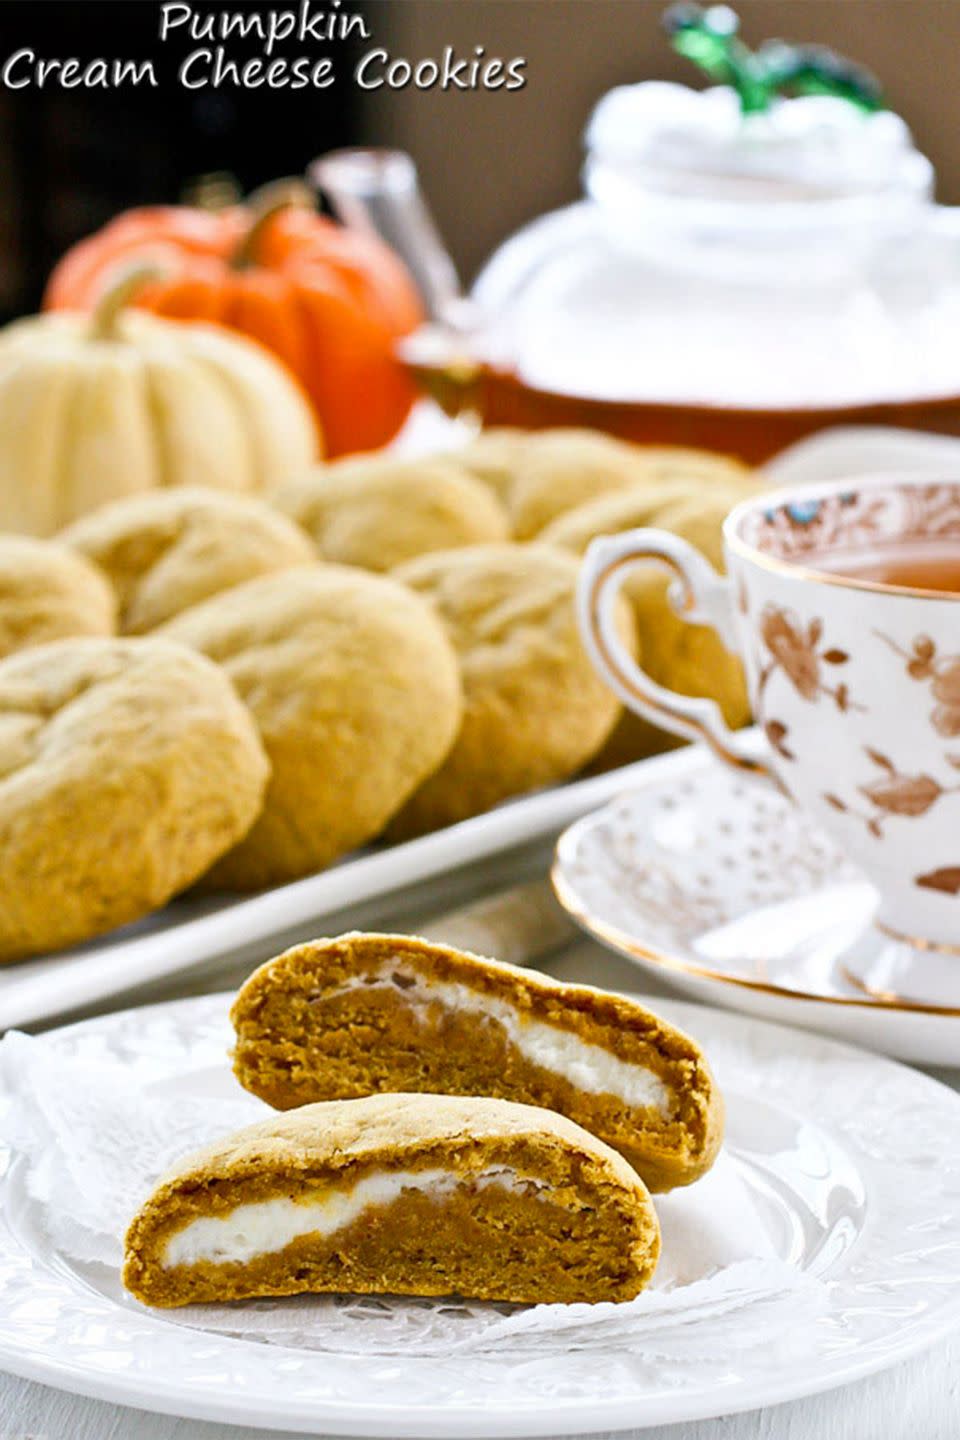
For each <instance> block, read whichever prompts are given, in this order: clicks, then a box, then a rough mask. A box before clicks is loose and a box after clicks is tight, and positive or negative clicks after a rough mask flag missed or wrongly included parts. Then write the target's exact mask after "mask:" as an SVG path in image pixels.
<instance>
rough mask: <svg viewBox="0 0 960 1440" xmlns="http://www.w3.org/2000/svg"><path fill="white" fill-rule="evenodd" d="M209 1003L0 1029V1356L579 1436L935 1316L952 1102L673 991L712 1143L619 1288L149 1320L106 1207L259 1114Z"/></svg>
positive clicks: (131, 1385)
mask: <svg viewBox="0 0 960 1440" xmlns="http://www.w3.org/2000/svg"><path fill="white" fill-rule="evenodd" d="M226 1008H227V1001H226V999H225V998H224V997H209V998H207V997H205V998H202V999H197V1000H190V1001H182V1002H178V1003H175V1004H169V1005H163V1006H155V1007H150V1008H146V1009H143V1010H140V1011H129V1012H126V1013H121V1014H117V1015H112V1016H106V1017H103V1018H101V1019H97V1020H93V1021H88V1022H85V1023H84V1024H82V1025H79V1026H74V1027H71V1028H69V1029H66V1030H63V1031H60V1032H54V1033H53V1034H51V1035H49V1036H46V1037H44V1038H42V1039H40V1040H30V1039H27V1038H25V1037H22V1036H16V1035H14V1036H9V1037H8V1038H7V1040H5V1041H4V1042H3V1045H2V1046H0V1365H2V1366H3V1368H5V1369H9V1370H12V1371H14V1372H17V1373H20V1374H27V1375H30V1376H33V1377H34V1378H37V1379H40V1380H44V1381H46V1382H47V1383H52V1384H59V1385H63V1386H67V1387H76V1388H82V1389H83V1390H84V1392H85V1393H88V1394H93V1395H101V1396H103V1397H105V1398H109V1399H113V1400H119V1401H122V1402H125V1403H127V1404H132V1405H139V1406H141V1407H144V1408H149V1407H150V1406H151V1405H156V1406H157V1407H159V1408H162V1409H166V1410H174V1411H175V1412H176V1413H178V1414H182V1415H187V1416H190V1415H194V1416H200V1417H204V1418H209V1419H217V1420H224V1421H234V1422H235V1423H245V1424H248V1425H250V1424H260V1425H263V1426H266V1427H272V1428H281V1429H288V1430H289V1429H303V1430H309V1431H310V1432H311V1433H317V1431H327V1432H333V1433H345V1431H350V1432H351V1433H363V1434H382V1435H390V1436H396V1435H398V1434H419V1435H428V1434H433V1435H449V1434H452V1433H457V1434H458V1435H461V1436H469V1435H480V1434H482V1435H485V1436H491V1435H495V1434H499V1435H507V1434H511V1435H516V1434H520V1433H525V1434H530V1435H533V1434H543V1435H557V1434H560V1433H563V1434H582V1433H585V1432H587V1431H596V1430H598V1429H604V1428H606V1429H611V1428H615V1427H616V1426H618V1425H622V1426H625V1425H632V1426H636V1425H637V1424H641V1423H643V1424H649V1425H653V1424H657V1423H666V1422H671V1421H682V1420H687V1419H692V1418H695V1417H699V1416H703V1415H710V1414H717V1413H729V1412H731V1411H733V1410H736V1409H744V1408H750V1407H752V1406H754V1405H760V1404H766V1403H770V1402H771V1401H773V1400H776V1399H786V1398H790V1397H791V1396H796V1395H800V1394H806V1393H809V1392H810V1391H812V1390H821V1389H824V1388H827V1387H828V1386H830V1385H832V1384H839V1383H843V1382H845V1381H847V1380H850V1379H853V1378H856V1377H857V1376H858V1375H863V1374H867V1373H869V1372H870V1371H872V1370H876V1369H879V1368H882V1367H883V1366H885V1365H889V1364H891V1363H893V1362H894V1361H895V1360H896V1359H898V1358H900V1357H902V1356H904V1355H906V1354H909V1353H911V1352H912V1351H914V1350H916V1349H917V1348H919V1347H920V1346H922V1345H923V1344H927V1343H930V1341H931V1340H933V1339H935V1338H936V1337H937V1336H938V1335H940V1334H943V1333H945V1332H946V1331H947V1330H948V1329H949V1328H951V1327H952V1326H953V1325H954V1324H956V1322H957V1319H958V1318H960V1099H958V1097H957V1096H956V1095H955V1094H953V1092H951V1091H948V1090H946V1089H945V1088H944V1087H942V1086H938V1085H936V1084H935V1083H934V1082H932V1081H930V1080H928V1079H926V1078H925V1077H924V1076H922V1075H919V1074H917V1073H916V1072H913V1071H910V1070H907V1069H905V1068H903V1067H900V1066H896V1065H893V1064H891V1063H890V1062H889V1061H885V1060H882V1059H880V1058H879V1057H876V1056H871V1055H868V1054H866V1053H864V1052H859V1051H855V1050H850V1049H848V1048H846V1047H844V1046H841V1045H838V1044H836V1043H835V1042H832V1041H829V1040H826V1039H823V1038H821V1037H818V1036H814V1035H810V1034H806V1033H803V1032H791V1031H787V1030H785V1029H782V1028H781V1027H777V1026H771V1025H769V1024H766V1023H763V1022H759V1021H755V1020H752V1019H749V1018H747V1017H744V1016H739V1015H734V1014H730V1013H724V1012H717V1011H709V1010H705V1009H702V1008H699V1007H695V1006H688V1005H682V1004H679V1003H675V1002H671V1003H669V1004H666V1003H665V1004H663V1005H662V1006H661V1008H662V1009H663V1010H664V1012H665V1013H666V1014H667V1015H668V1016H669V1017H670V1018H671V1019H674V1020H676V1021H677V1022H678V1023H680V1024H681V1025H683V1026H685V1027H686V1028H687V1029H689V1030H691V1031H693V1032H694V1033H696V1034H697V1036H698V1038H700V1039H701V1040H702V1042H703V1043H704V1045H705V1047H706V1048H707V1051H708V1053H709V1055H710V1058H711V1061H712V1062H713V1064H714V1067H715V1069H716V1071H717V1074H718V1078H719V1081H720V1084H721V1087H722V1088H723V1090H724V1092H725V1095H726V1098H727V1102H728V1143H727V1145H726V1147H725V1153H724V1156H723V1157H722V1159H721V1160H720V1162H718V1165H717V1167H716V1168H715V1170H714V1171H713V1172H712V1173H711V1175H710V1176H709V1177H707V1178H706V1179H705V1180H704V1181H702V1182H700V1184H699V1185H697V1186H694V1187H692V1188H691V1189H689V1190H687V1191H681V1192H677V1193H675V1194H674V1195H670V1196H666V1197H661V1198H660V1199H659V1200H658V1202H657V1203H658V1207H659V1209H660V1211H661V1215H662V1219H663V1225H664V1233H665V1248H664V1264H663V1268H662V1270H661V1271H660V1273H659V1275H658V1278H657V1282H656V1285H655V1286H654V1287H652V1288H651V1289H650V1290H649V1291H648V1292H647V1293H646V1294H645V1295H643V1296H641V1297H639V1298H638V1300H636V1301H634V1302H631V1303H630V1304H627V1305H621V1306H613V1305H600V1306H543V1307H529V1308H520V1307H505V1306H493V1305H482V1304H469V1303H461V1302H442V1301H416V1300H389V1299H379V1298H377V1299H371V1298H360V1299H358V1298H351V1297H346V1298H334V1297H302V1298H298V1299H296V1300H293V1301H289V1300H285V1301H264V1302H260V1303H257V1304H243V1305H233V1306H223V1307H195V1308H193V1309H191V1310H189V1311H180V1312H177V1313H174V1312H169V1311H164V1312H152V1311H149V1310H147V1309H145V1308H144V1307H142V1306H139V1305H138V1304H136V1302H134V1301H133V1300H131V1299H130V1298H129V1297H128V1296H126V1295H125V1294H124V1292H123V1291H122V1288H121V1286H120V1283H119V1277H118V1272H117V1268H116V1263H117V1258H118V1254H119V1250H118V1237H119V1235H120V1233H121V1231H122V1230H123V1228H124V1226H125V1224H126V1222H127V1219H128V1218H129V1215H130V1213H131V1211H132V1210H133V1209H134V1208H135V1206H136V1204H137V1203H138V1201H139V1200H140V1198H141V1197H142V1195H143V1193H144V1191H145V1190H147V1189H148V1188H149V1186H150V1184H151V1183H152V1180H153V1178H154V1176H155V1174H156V1172H157V1171H158V1170H160V1169H162V1168H163V1167H164V1166H165V1165H166V1164H167V1163H168V1162H169V1161H170V1160H171V1159H172V1158H173V1157H174V1156H175V1155H176V1154H178V1153H180V1152H181V1151H182V1150H183V1149H185V1148H189V1147H190V1146H192V1145H194V1144H195V1143H197V1142H199V1141H201V1140H204V1139H207V1138H209V1137H210V1136H211V1135H213V1134H215V1133H218V1132H221V1131H224V1130H228V1129H232V1128H233V1127H234V1126H236V1125H237V1124H241V1123H244V1122H246V1121H248V1120H249V1119H250V1118H252V1117H253V1116H254V1115H256V1114H257V1113H258V1112H259V1110H260V1107H259V1106H258V1104H257V1102H255V1101H254V1100H252V1099H251V1098H250V1097H248V1096H245V1095H243V1094H242V1093H241V1092H240V1091H239V1090H238V1089H237V1087H236V1084H235V1082H234V1081H233V1079H232V1077H231V1075H230V1072H229V1068H228V1065H227V1062H226V1059H225V1050H226V1046H227V1044H228V1042H229V1038H230V1032H229V1027H228V1026H227V1023H226ZM346 1355H349V1363H344V1357H345V1356H346Z"/></svg>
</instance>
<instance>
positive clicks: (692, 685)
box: [540, 474, 760, 770]
mask: <svg viewBox="0 0 960 1440" xmlns="http://www.w3.org/2000/svg"><path fill="white" fill-rule="evenodd" d="M759 488H760V487H759V485H758V483H757V481H756V480H754V479H753V478H752V476H750V475H749V474H744V475H742V476H738V477H737V478H736V479H728V480H724V481H720V480H714V481H713V482H711V483H710V484H706V485H704V484H694V483H692V482H690V481H684V482H673V483H671V484H669V485H665V486H648V487H643V488H634V489H632V490H627V491H623V492H621V493H618V494H612V495H604V496H602V497H601V498H599V499H597V500H592V501H590V502H589V503H588V504H586V505H580V506H578V507H577V509H575V510H570V511H568V512H567V514H565V515H561V516H559V517H558V518H557V519H556V520H554V521H553V522H552V523H551V524H550V525H548V526H547V528H546V529H545V530H544V531H543V534H542V536H541V537H540V539H541V541H542V542H544V543H546V542H549V543H550V544H553V545H557V546H560V547H561V548H562V549H565V550H569V551H570V552H571V553H573V554H575V555H578V556H580V555H583V554H584V553H585V551H586V549H587V547H588V545H589V544H590V542H591V541H592V540H595V539H596V538H597V537H598V536H601V535H617V534H619V533H620V532H621V531H624V530H633V529H636V528H638V527H642V526H647V525H652V526H655V527H656V528H657V529H659V530H668V531H670V533H671V534H673V535H679V536H680V537H681V538H682V539H684V540H686V541H688V542H689V543H690V544H691V545H695V546H696V547H697V549H698V550H699V551H700V553H701V554H702V555H705V556H706V557H707V559H708V560H709V561H710V563H711V564H712V565H713V566H714V568H715V569H717V570H720V571H721V572H722V571H723V569H724V555H723V522H724V520H725V519H726V517H727V515H728V514H729V512H730V510H731V509H732V508H733V506H734V505H736V504H739V502H740V501H741V500H745V499H746V498H747V497H748V496H749V495H753V494H755V493H756V492H757V490H758V489H759ZM673 580H674V577H673V576H672V575H671V574H670V573H669V572H668V570H667V569H666V567H665V566H664V565H662V564H657V563H656V561H651V562H650V563H649V564H638V565H635V566H634V567H633V568H632V569H631V571H630V574H629V575H628V577H627V580H626V583H625V584H624V587H623V595H624V597H625V599H626V600H627V602H628V603H629V605H630V607H631V609H632V611H633V618H634V622H635V625H636V633H637V652H636V653H637V659H638V661H639V663H640V664H641V665H642V666H643V668H644V670H645V671H646V672H647V674H648V675H649V676H650V677H651V679H653V680H655V681H656V682H657V683H658V684H659V685H664V686H666V688H667V689H668V690H676V691H678V692H679V694H681V695H706V696H708V697H709V698H710V699H712V700H715V701H716V702H717V704H718V705H719V706H720V709H721V711H722V713H723V717H724V719H725V720H726V722H727V724H728V725H730V726H732V727H734V728H737V727H739V726H741V725H746V724H748V722H749V720H750V701H749V698H748V696H747V686H746V680H745V677H744V673H743V666H742V664H741V662H740V659H739V657H738V656H736V655H734V654H732V653H731V652H730V651H729V650H728V649H727V648H726V646H725V645H724V643H723V641H722V640H721V639H720V637H719V636H718V634H717V632H716V631H715V630H713V629H711V627H710V626H709V625H691V624H689V623H688V622H687V621H686V620H685V619H684V618H683V617H682V615H680V614H679V613H678V612H677V610H676V609H675V608H674V606H673V604H672V603H671V600H670V589H671V585H672V584H673ZM681 743H682V742H681V741H680V740H679V739H678V738H677V737H676V736H674V735H672V734H668V733H666V732H665V731H663V730H661V729H660V728H658V727H657V726H655V725H652V724H651V723H650V722H649V721H648V720H645V719H644V718H643V717H642V716H640V715H635V714H634V713H633V712H632V711H631V710H626V709H625V710H624V711H623V712H622V714H621V716H620V719H619V721H618V723H617V726H616V728H615V729H614V731H613V733H612V734H611V735H610V738H609V739H608V741H607V742H606V744H605V745H604V747H603V749H602V750H601V751H600V753H599V754H598V755H596V756H595V757H594V759H593V761H592V763H591V769H596V770H603V769H608V768H610V767H613V766H616V765H626V764H629V763H630V762H631V761H633V760H641V759H643V758H645V757H646V756H647V755H653V754H656V752H657V751H659V750H664V749H668V748H672V747H673V746H675V745H679V744H681Z"/></svg>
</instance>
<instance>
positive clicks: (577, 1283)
mask: <svg viewBox="0 0 960 1440" xmlns="http://www.w3.org/2000/svg"><path fill="white" fill-rule="evenodd" d="M437 1169H439V1170H442V1171H444V1172H449V1173H450V1174H451V1175H453V1176H455V1177H456V1182H457V1183H456V1186H455V1188H453V1189H451V1190H449V1191H445V1192H443V1193H441V1194H434V1195H431V1194H430V1193H429V1192H424V1191H418V1190H414V1189H406V1190H403V1191H401V1193H400V1195H399V1197H398V1198H396V1199H394V1200H393V1201H391V1202H388V1203H385V1204H381V1205H379V1206H377V1205H372V1206H370V1207H369V1208H368V1209H365V1210H363V1211H361V1213H360V1215H359V1216H358V1217H357V1218H356V1219H354V1220H353V1221H352V1222H351V1223H349V1224H348V1225H345V1226H343V1227H342V1228H340V1229H337V1230H334V1231H333V1232H332V1233H330V1234H328V1235H326V1236H324V1235H322V1234H320V1233H317V1232H314V1233H313V1234H310V1235H304V1236H300V1237H299V1238H297V1239H296V1240H294V1241H293V1242H291V1243H289V1244H288V1245H287V1246H286V1247H285V1248H284V1249H283V1250H279V1251H276V1252H271V1253H265V1254H261V1255H258V1256H256V1257H254V1258H253V1259H252V1260H248V1261H232V1262H229V1263H213V1262H211V1261H200V1262H197V1263H193V1264H190V1265H184V1264H180V1265H175V1266H172V1267H169V1268H167V1267H165V1266H164V1265H163V1263H162V1262H163V1256H164V1251H165V1248H166V1245H167V1242H168V1241H169V1239H170V1237H171V1235H173V1234H174V1233H175V1232H176V1231H179V1230H181V1229H182V1228H183V1227H184V1226H185V1225H186V1224H189V1223H190V1222H191V1221H192V1220H195V1219H197V1218H198V1217H201V1216H202V1217H208V1216H218V1215H221V1216H222V1215H227V1214H229V1213H230V1211H232V1210H233V1209H234V1208H235V1207H236V1206H238V1205H243V1204H252V1203H257V1202H259V1201H263V1200H266V1199H272V1198H275V1197H277V1196H283V1197H286V1198H291V1199H299V1200H309V1199H310V1198H311V1197H317V1198H319V1197H320V1196H325V1195H327V1194H329V1191H330V1189H331V1188H334V1189H337V1188H339V1189H345V1190H348V1189H350V1188H351V1187H352V1186H353V1185H354V1184H356V1183H357V1182H358V1181H359V1180H361V1179H363V1178H364V1177H365V1176H368V1175H371V1174H380V1173H389V1172H390V1171H404V1172H409V1171H413V1172H416V1171H428V1170H437ZM501 1169H502V1170H508V1171H511V1172H513V1173H514V1174H516V1175H517V1176H519V1177H522V1178H523V1179H524V1180H529V1181H530V1182H532V1183H531V1185H530V1188H529V1191H527V1190H526V1188H524V1190H523V1191H520V1190H508V1189H505V1188H503V1187H502V1186H499V1185H497V1184H495V1183H494V1184H487V1183H483V1184H480V1185H478V1184H477V1183H476V1181H477V1179H478V1177H480V1176H482V1175H483V1174H484V1172H488V1171H490V1170H494V1171H497V1170H501ZM659 1248H660V1240H659V1226H658V1223H657V1218H656V1214H655V1212H654V1210H653V1206H652V1204H651V1203H650V1198H649V1195H648V1194H647V1192H646V1190H645V1188H644V1186H643V1185H642V1184H641V1182H640V1180H639V1179H638V1178H637V1176H636V1175H634V1174H633V1172H632V1171H631V1170H630V1168H629V1166H627V1165H626V1164H625V1163H624V1161H623V1160H622V1158H621V1157H620V1156H619V1155H616V1154H615V1153H614V1152H612V1151H611V1150H609V1149H608V1148H607V1147H606V1146H605V1145H603V1144H602V1143H601V1142H600V1141H598V1140H596V1139H595V1138H594V1137H593V1136H592V1135H589V1134H587V1133H586V1132H585V1131H583V1130H581V1129H580V1128H579V1127H577V1126H575V1125H572V1124H571V1123H570V1122H569V1121H567V1120H564V1119H563V1117H562V1116H559V1115H552V1114H550V1113H549V1112H546V1111H543V1110H535V1109H532V1108H531V1107H528V1106H520V1105H510V1104H506V1103H504V1102H502V1101H498V1100H490V1099H465V1100H460V1099H456V1098H453V1097H450V1096H435V1095H380V1096H372V1097H369V1098H368V1099H365V1100H351V1101H346V1102H332V1103H330V1104H323V1105H311V1106H307V1107H304V1108H303V1109H300V1110H297V1111H295V1112H293V1113H291V1114H288V1115H285V1116H282V1117H274V1118H273V1119H272V1120H270V1121H267V1122H264V1123H263V1124H261V1125H256V1126H252V1127H250V1128H249V1129H247V1130H244V1131H241V1132H239V1134H237V1135H235V1136H233V1137H231V1138H230V1139H228V1140H227V1141H225V1142H223V1144H222V1145H220V1146H215V1147H211V1148H210V1149H208V1150H206V1151H202V1152H200V1153H198V1154H197V1155H194V1156H190V1157H188V1158H187V1160H186V1161H185V1162H184V1163H183V1165H182V1166H181V1167H180V1168H179V1169H178V1171H177V1172H176V1173H175V1174H173V1175H171V1176H169V1177H168V1178H167V1179H166V1180H165V1181H163V1182H161V1184H160V1186H159V1188H158V1189H157V1191H156V1192H155V1194H154V1195H153V1196H152V1197H151V1198H150V1199H149V1200H148V1201H147V1202H146V1204H145V1205H144V1206H143V1207H142V1209H141V1210H140V1212H139V1214H138V1215H137V1216H136V1217H135V1218H134V1220H133V1222H132V1224H131V1226H130V1229H129V1231H128V1233H127V1237H126V1245H125V1257H126V1258H125V1265H124V1272H123V1280H124V1284H125V1285H126V1286H127V1288H128V1289H129V1290H130V1291H131V1292H132V1293H133V1294H134V1295H135V1296H136V1297H137V1298H138V1299H140V1300H142V1301H143V1302H144V1303H145V1304H148V1305H156V1306H175V1305H185V1304H191V1303H195V1302H203V1301H223V1300H236V1299H245V1298H250V1297H253V1296H259V1295H291V1294H297V1293H302V1292H305V1291H340V1292H352V1293H373V1294H378V1293H379V1294H412V1295H448V1294H460V1295H464V1296H467V1297H470V1298H476V1299H491V1300H504V1301H514V1302H518V1303H529V1304H533V1303H541V1302H576V1301H586V1302H591V1301H592V1302H598V1301H603V1300H629V1299H631V1298H633V1296H635V1295H636V1294H638V1293H639V1291H640V1290H642V1289H643V1287H644V1286H645V1285H646V1283H647V1282H648V1280H649V1279H650V1277H651V1275H652V1274H653V1270H654V1268H655V1265H656V1261H657V1257H658V1254H659Z"/></svg>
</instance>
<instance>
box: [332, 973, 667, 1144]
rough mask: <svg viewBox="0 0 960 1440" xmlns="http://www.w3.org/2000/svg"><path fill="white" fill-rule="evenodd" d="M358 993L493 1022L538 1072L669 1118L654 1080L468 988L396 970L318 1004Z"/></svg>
mask: <svg viewBox="0 0 960 1440" xmlns="http://www.w3.org/2000/svg"><path fill="white" fill-rule="evenodd" d="M394 976H397V977H398V978H397V979H394V978H393V977H394ZM359 989H391V990H395V991H396V992H397V995H398V996H399V997H400V998H401V999H402V1000H403V1001H404V1003H405V1004H407V1005H409V1006H410V1007H411V1008H412V1009H414V1010H420V1011H421V1012H422V1011H423V1010H425V1009H426V1007H427V1006H429V1005H431V1004H440V1005H442V1006H443V1007H444V1008H445V1009H448V1010H466V1011H469V1012H471V1013H472V1014H475V1015H480V1016H484V1017H486V1018H488V1019H492V1020H495V1021H496V1022H497V1023H498V1024H499V1025H501V1026H502V1027H503V1029H504V1030H505V1031H506V1034H507V1038H508V1039H509V1041H510V1043H511V1044H512V1045H515V1046H516V1048H517V1049H518V1050H519V1051H520V1053H521V1054H522V1055H523V1056H524V1058H525V1059H527V1060H529V1061H530V1062H531V1063H532V1064H534V1065H539V1066H540V1067H541V1069H543V1070H549V1071H550V1072H551V1073H552V1074H554V1075H559V1076H562V1078H563V1079H564V1080H568V1081H569V1082H570V1083H571V1085H576V1086H577V1087H578V1088H579V1089H580V1090H586V1091H587V1092H588V1093H589V1094H591V1095H614V1096H616V1098H617V1099H618V1100H623V1101H625V1103H626V1104H628V1105H635V1106H638V1107H639V1106H643V1107H651V1108H653V1109H655V1110H658V1111H659V1112H660V1114H661V1115H662V1116H663V1118H664V1119H668V1118H669V1116H670V1109H671V1094H670V1090H669V1088H668V1087H667V1086H666V1085H665V1084H664V1082H663V1081H662V1080H661V1079H660V1077H659V1076H658V1075H654V1074H653V1073H652V1072H651V1071H650V1070H646V1069H644V1067H643V1066H642V1065H638V1064H636V1063H635V1062H633V1061H628V1060H621V1059H619V1058H618V1057H617V1056H616V1055H611V1054H610V1051H609V1050H605V1049H604V1048H603V1047H602V1046H600V1045H592V1044H590V1043H589V1041H587V1040H581V1039H580V1037H579V1035H573V1034H571V1033H570V1032H569V1031H567V1030H560V1029H559V1028H558V1027H557V1026H556V1025H547V1024H545V1023H544V1022H543V1021H542V1020H533V1019H530V1018H528V1017H527V1016H525V1015H522V1014H519V1013H518V1012H517V1011H516V1010H515V1009H514V1007H513V1006H512V1005H510V1004H508V1003H507V1002H506V1001H504V1000H499V999H497V998H496V997H495V996H492V995H481V994H479V993H478V992H477V991H476V990H471V988H470V987H469V985H461V984H460V983H459V981H455V980H426V979H424V978H423V976H421V975H417V974H415V973H413V972H412V971H404V970H403V969H402V968H399V967H398V968H396V969H391V970H390V971H389V973H378V974H376V975H372V976H368V977H361V976H356V977H354V978H353V979H351V980H348V981H347V982H346V983H345V984H343V985H341V986H339V987H338V988H337V989H336V990H330V991H327V992H326V993H325V994H323V995H321V996H320V997H319V999H321V1000H330V999H333V998H334V996H336V995H340V994H343V993H344V992H345V991H348V990H359Z"/></svg>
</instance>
